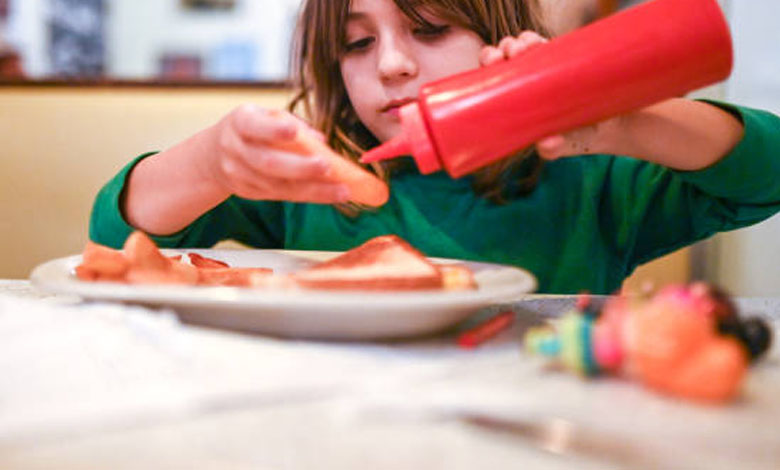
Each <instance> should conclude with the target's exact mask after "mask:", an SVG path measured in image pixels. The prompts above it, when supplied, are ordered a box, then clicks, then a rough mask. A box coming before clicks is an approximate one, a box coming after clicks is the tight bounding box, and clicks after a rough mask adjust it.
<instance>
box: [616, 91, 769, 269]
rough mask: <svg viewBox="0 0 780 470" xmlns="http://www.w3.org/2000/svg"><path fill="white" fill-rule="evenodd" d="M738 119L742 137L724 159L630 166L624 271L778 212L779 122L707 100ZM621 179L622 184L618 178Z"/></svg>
mask: <svg viewBox="0 0 780 470" xmlns="http://www.w3.org/2000/svg"><path fill="white" fill-rule="evenodd" d="M710 104H712V105H715V106H719V107H721V108H722V109H725V110H726V111H729V112H730V113H732V114H734V115H735V116H736V117H738V118H739V119H740V120H741V121H742V123H743V125H744V127H745V133H744V136H743V138H742V139H741V140H740V142H739V143H738V144H737V145H736V146H735V147H734V149H732V150H731V152H729V154H728V155H726V156H725V157H724V158H722V159H721V160H719V161H718V162H717V163H715V164H713V165H712V166H710V167H708V168H705V169H702V170H697V171H677V170H670V169H668V168H664V167H660V166H657V165H653V164H646V165H639V166H635V167H634V168H636V169H635V170H634V171H635V173H634V174H632V175H631V176H630V177H629V178H628V180H629V181H631V182H632V184H633V185H634V187H633V193H634V194H637V196H635V197H633V198H630V199H629V201H631V205H633V207H630V208H628V209H627V210H628V211H629V213H630V214H631V215H630V216H629V218H630V219H631V220H632V226H633V227H635V229H636V231H634V237H632V238H634V243H633V244H631V245H630V246H629V247H626V248H627V251H628V255H629V256H628V258H627V259H628V266H627V267H628V272H630V271H631V270H633V268H634V267H636V266H638V265H639V264H642V263H644V262H646V261H649V260H651V259H654V258H657V257H659V256H662V255H664V254H667V253H669V252H672V251H674V250H676V249H678V248H681V247H683V246H687V245H690V244H692V243H694V242H696V241H699V240H702V239H704V238H707V237H709V236H711V235H713V234H715V233H717V232H722V231H728V230H734V229H738V228H741V227H746V226H748V225H751V224H755V223H758V222H760V221H763V220H765V219H767V218H769V217H771V216H772V215H774V214H776V213H777V212H778V211H780V177H778V175H780V118H778V116H775V115H774V114H772V113H769V112H766V111H760V110H756V109H750V108H745V107H740V106H734V105H730V104H726V103H719V102H710ZM624 181H625V180H624Z"/></svg>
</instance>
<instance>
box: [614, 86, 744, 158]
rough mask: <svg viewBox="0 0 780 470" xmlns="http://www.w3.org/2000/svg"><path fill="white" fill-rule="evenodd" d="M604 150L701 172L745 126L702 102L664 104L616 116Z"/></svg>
mask: <svg viewBox="0 0 780 470" xmlns="http://www.w3.org/2000/svg"><path fill="white" fill-rule="evenodd" d="M614 129H615V132H614V134H613V137H612V138H610V139H608V140H609V144H608V152H609V153H613V154H617V155H627V156H631V157H635V158H640V159H643V160H647V161H651V162H654V163H658V164H661V165H664V166H667V167H670V168H674V169H677V170H700V169H703V168H706V167H708V166H710V165H712V164H714V163H716V162H717V161H719V160H720V159H722V158H723V157H725V156H726V154H728V152H730V151H731V150H732V149H733V148H734V147H735V146H736V145H737V143H738V142H739V141H740V140H741V139H742V136H743V134H744V127H743V125H742V123H741V122H740V121H739V120H738V119H737V118H736V117H734V116H733V115H731V114H730V113H728V112H726V111H724V110H722V109H720V108H718V107H716V106H712V105H710V104H707V103H702V102H698V101H691V100H687V99H682V98H675V99H671V100H667V101H664V102H661V103H658V104H655V105H653V106H650V107H647V108H644V109H642V110H640V111H637V112H634V113H630V114H627V115H625V116H623V117H621V118H620V124H619V125H617V126H615V128H614Z"/></svg>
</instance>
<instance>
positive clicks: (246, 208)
mask: <svg viewBox="0 0 780 470" xmlns="http://www.w3.org/2000/svg"><path fill="white" fill-rule="evenodd" d="M154 154H155V152H151V153H145V154H143V155H141V156H139V157H137V158H136V159H134V160H133V161H132V162H130V163H129V164H128V165H127V166H125V167H124V168H123V169H122V170H121V171H120V172H119V173H118V174H117V175H116V176H114V177H113V178H112V179H111V180H110V181H109V182H108V183H106V185H105V186H103V188H102V189H101V190H100V191H99V192H98V195H97V197H96V198H95V202H94V204H93V206H92V213H91V216H90V223H89V238H90V239H91V240H92V241H94V242H96V243H100V244H102V245H106V246H110V247H113V248H121V247H122V245H123V244H124V242H125V239H126V238H127V237H128V236H129V235H130V234H131V233H132V232H133V231H135V230H136V229H135V228H134V227H133V226H131V225H130V224H129V223H128V222H127V220H125V218H124V215H123V214H122V210H121V205H122V204H121V201H122V197H123V193H124V190H125V186H126V184H127V178H128V176H129V175H130V172H131V171H132V169H133V168H134V167H135V165H137V164H138V163H139V162H140V161H141V160H143V159H144V158H146V157H149V156H151V155H154ZM284 228H285V224H284V211H283V207H282V203H280V202H273V201H251V200H247V199H242V198H239V197H235V196H231V197H230V198H228V199H227V200H225V201H224V202H222V203H221V204H219V205H218V206H217V207H215V208H214V209H212V210H210V211H208V212H206V213H205V214H203V215H202V216H201V217H199V218H198V219H197V220H195V221H194V222H193V223H192V224H190V225H189V226H187V227H185V228H184V229H182V230H181V231H179V232H177V233H174V234H171V235H166V236H156V235H151V238H152V239H153V240H154V241H155V242H156V243H157V245H158V246H160V247H164V248H176V247H191V248H194V247H201V248H208V247H211V246H213V245H214V244H215V243H217V242H219V241H221V240H226V239H232V240H236V241H239V242H242V243H244V244H247V245H249V246H253V247H259V248H281V247H282V244H283V241H284Z"/></svg>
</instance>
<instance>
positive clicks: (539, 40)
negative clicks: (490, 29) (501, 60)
mask: <svg viewBox="0 0 780 470" xmlns="http://www.w3.org/2000/svg"><path fill="white" fill-rule="evenodd" d="M545 42H547V39H545V38H543V37H542V36H540V35H539V34H537V33H535V32H533V31H523V32H522V33H520V34H519V35H518V36H517V37H512V36H507V37H505V38H504V39H502V40H501V42H499V43H498V49H499V50H500V51H501V53H502V54H503V55H504V57H505V58H507V59H509V58H511V57H515V56H517V55H518V54H520V53H521V52H524V51H527V50H528V49H529V48H531V47H533V46H537V45H539V44H543V43H545Z"/></svg>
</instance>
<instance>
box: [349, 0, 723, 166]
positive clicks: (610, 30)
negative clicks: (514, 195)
mask: <svg viewBox="0 0 780 470" xmlns="http://www.w3.org/2000/svg"><path fill="white" fill-rule="evenodd" d="M731 64H732V49H731V37H730V34H729V30H728V26H727V24H726V20H725V18H724V17H723V13H722V12H721V10H720V7H719V6H718V4H717V1H716V0H654V1H650V2H647V3H643V4H640V5H638V6H635V7H632V8H629V9H627V10H624V11H621V12H619V13H616V14H614V15H612V16H609V17H607V18H605V19H602V20H599V21H597V22H595V23H592V24H590V25H588V26H585V27H583V28H581V29H578V30H576V31H573V32H571V33H569V34H566V35H563V36H560V37H557V38H555V39H552V40H551V41H549V42H548V43H544V44H540V45H536V46H534V47H532V48H530V49H529V50H527V51H525V52H523V53H521V54H520V55H519V56H516V57H514V58H511V59H509V60H507V61H503V62H500V63H498V64H494V65H491V66H489V67H483V68H479V69H476V70H471V71H468V72H465V73H461V74H458V75H454V76H452V77H448V78H444V79H442V80H439V81H435V82H432V83H429V84H426V85H425V86H423V87H422V89H421V90H420V93H419V96H418V100H417V101H416V102H414V103H410V104H408V105H405V106H403V107H402V108H401V110H400V117H401V127H402V131H401V133H400V134H399V135H398V136H396V137H394V138H393V139H391V140H389V141H387V142H385V143H384V144H382V145H380V146H378V147H376V148H374V149H372V150H371V151H369V152H366V153H365V154H363V156H362V158H361V161H362V162H363V163H369V162H376V161H380V160H386V159H390V158H394V157H396V156H401V155H410V154H411V155H412V157H413V158H414V159H415V161H416V163H417V166H418V168H419V170H420V172H421V173H423V174H427V173H432V172H434V171H438V170H440V169H442V168H443V169H444V170H445V171H447V173H449V174H450V175H451V176H452V177H455V178H457V177H460V176H463V175H466V174H468V173H471V172H473V171H475V170H477V169H479V168H481V167H483V166H485V165H488V164H490V163H492V162H494V161H496V160H498V159H501V158H504V157H508V156H510V155H511V154H513V153H514V152H516V151H518V150H520V149H522V148H525V147H527V146H529V145H531V144H533V143H534V142H537V141H538V140H540V139H541V138H544V137H547V136H550V135H555V134H560V133H563V132H566V131H569V130H572V129H575V128H577V127H582V126H585V125H589V124H594V123H596V122H598V121H601V120H604V119H607V118H609V117H613V116H617V115H619V114H623V113H626V112H629V111H632V110H636V109H639V108H643V107H645V106H649V105H651V104H653V103H655V102H658V101H661V100H664V99H667V98H672V97H675V96H681V95H684V94H685V93H687V92H689V91H692V90H695V89H697V88H701V87H704V86H706V85H710V84H712V83H716V82H719V81H721V80H723V79H725V78H726V77H728V75H729V73H730V72H731Z"/></svg>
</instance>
